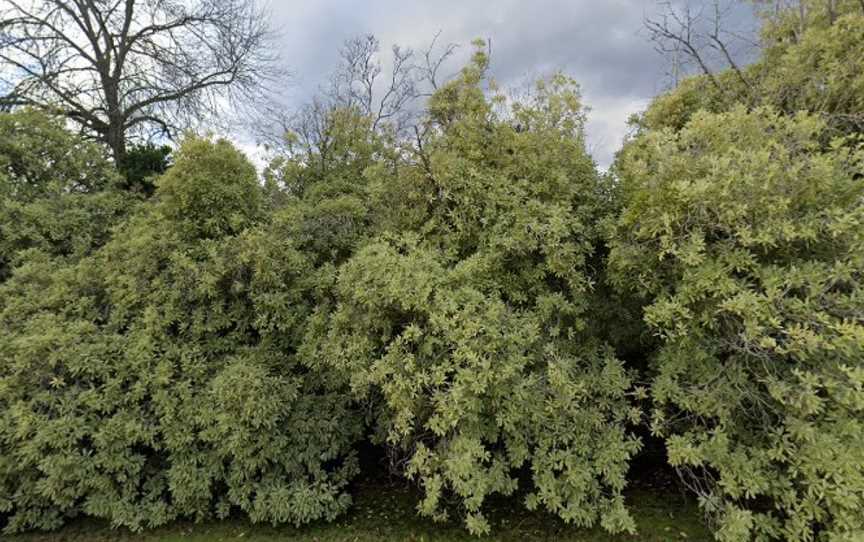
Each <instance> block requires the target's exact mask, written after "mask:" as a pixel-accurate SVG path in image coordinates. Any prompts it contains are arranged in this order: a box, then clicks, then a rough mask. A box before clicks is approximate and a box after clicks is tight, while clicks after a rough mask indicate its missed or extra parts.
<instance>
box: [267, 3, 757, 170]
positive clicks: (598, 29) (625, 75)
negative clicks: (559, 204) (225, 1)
mask: <svg viewBox="0 0 864 542" xmlns="http://www.w3.org/2000/svg"><path fill="white" fill-rule="evenodd" d="M704 1H707V0H693V1H692V2H691V3H698V2H704ZM273 8H274V23H275V24H276V25H277V26H278V27H279V28H280V29H281V30H282V33H283V38H282V44H283V51H282V53H283V57H284V60H285V62H286V63H287V65H288V66H289V68H290V69H291V70H292V72H293V73H294V74H295V86H294V88H292V89H291V92H290V93H289V94H290V100H289V101H290V102H291V103H289V104H287V106H288V107H291V106H296V105H298V104H299V103H301V102H303V101H305V100H307V99H308V98H309V97H310V96H311V95H312V93H314V92H315V89H316V87H317V86H318V85H320V84H322V83H324V81H325V80H326V76H327V74H328V73H330V72H331V71H332V69H333V68H334V67H335V66H336V63H337V61H338V56H337V51H338V48H339V46H340V45H341V43H342V42H343V41H344V40H346V39H348V38H350V37H352V36H356V35H358V34H365V33H372V34H375V35H376V36H378V38H379V39H380V40H381V42H382V44H385V45H389V44H394V43H395V44H400V45H404V46H411V47H414V48H418V49H419V48H423V47H424V46H425V45H427V44H428V43H429V41H430V40H431V39H432V37H433V36H434V35H435V33H436V32H438V31H439V30H440V31H441V32H442V35H441V38H440V39H441V40H443V41H446V42H455V43H460V44H463V45H464V46H465V47H463V48H462V49H461V53H462V57H461V58H456V59H454V66H453V68H454V69H456V68H457V67H458V66H457V65H456V64H458V62H460V61H464V58H465V56H467V53H468V52H469V51H470V47H468V44H469V42H470V41H471V40H472V39H474V38H477V37H481V38H491V41H492V50H493V55H492V75H493V76H494V77H495V79H496V80H497V81H499V82H500V83H501V84H503V85H505V86H510V85H518V84H519V83H521V82H523V81H524V80H525V79H526V78H527V77H532V76H539V75H546V74H548V73H550V72H552V71H555V70H562V71H564V72H566V73H568V74H569V75H571V76H573V77H575V78H576V79H577V80H578V81H579V82H580V84H581V85H582V89H583V93H584V95H585V101H586V103H587V105H589V106H591V108H592V112H591V116H590V119H591V120H590V122H589V125H588V137H589V146H590V147H591V149H592V152H593V154H594V156H595V159H596V160H597V161H598V164H599V165H600V166H601V167H606V166H608V164H609V163H610V161H611V160H612V157H613V153H614V151H615V150H616V149H617V147H618V146H619V145H620V141H621V139H622V137H623V135H624V134H625V132H626V129H627V127H626V122H625V121H626V118H627V117H628V116H629V115H630V114H631V113H634V112H636V111H638V110H639V109H641V108H644V106H645V104H646V103H647V102H648V100H650V98H651V97H652V96H655V95H656V94H657V93H658V92H660V91H662V90H663V89H664V83H665V71H666V70H665V61H664V59H662V58H661V57H660V56H659V55H658V54H657V53H656V52H655V51H654V50H653V48H652V46H651V44H650V43H649V42H648V41H647V39H646V36H645V35H644V33H643V32H642V31H641V29H642V20H643V17H644V16H645V15H646V14H650V13H653V12H655V11H656V9H657V3H656V2H654V1H653V0H535V1H532V2H525V1H517V0H497V1H495V2H481V1H479V0H438V1H436V2H427V1H419V0H416V1H409V0H401V1H396V0H372V1H368V2H360V1H352V0H319V1H315V2H307V1H303V2H300V1H297V2H294V1H284V0H283V1H282V2H274V5H273ZM736 17H739V21H740V20H741V17H744V18H745V19H746V15H743V16H742V15H740V13H737V14H736Z"/></svg>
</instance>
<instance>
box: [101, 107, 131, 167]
mask: <svg viewBox="0 0 864 542" xmlns="http://www.w3.org/2000/svg"><path fill="white" fill-rule="evenodd" d="M105 142H106V143H108V146H109V147H110V148H111V155H112V156H113V158H114V165H115V166H116V167H118V168H122V167H123V164H124V162H125V161H126V133H125V131H124V130H123V121H122V119H119V118H112V119H111V120H110V121H109V123H108V131H107V133H106V134H105Z"/></svg>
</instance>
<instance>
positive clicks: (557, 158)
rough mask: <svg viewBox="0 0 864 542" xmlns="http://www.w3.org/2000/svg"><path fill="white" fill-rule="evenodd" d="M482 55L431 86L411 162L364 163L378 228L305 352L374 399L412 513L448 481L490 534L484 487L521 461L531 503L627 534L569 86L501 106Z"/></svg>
mask: <svg viewBox="0 0 864 542" xmlns="http://www.w3.org/2000/svg"><path fill="white" fill-rule="evenodd" d="M485 63H486V59H485V57H484V56H483V55H482V54H478V55H477V56H476V57H475V63H474V64H473V65H471V66H469V67H468V68H466V69H465V70H464V72H463V73H462V75H461V77H459V78H458V79H457V80H455V81H453V82H451V83H449V84H448V85H446V86H444V87H443V88H442V89H441V90H440V91H439V92H438V93H437V94H436V95H435V96H433V97H432V99H431V101H430V112H431V113H430V115H431V116H430V119H429V121H428V124H427V126H426V129H425V130H424V131H425V133H426V134H427V136H426V138H425V140H424V141H422V142H421V145H420V146H419V147H418V148H416V149H415V152H416V153H418V154H416V155H415V156H414V158H413V159H412V160H409V161H407V162H406V163H402V164H397V165H396V166H395V167H392V168H372V169H367V173H366V174H367V176H368V177H369V185H370V188H369V192H370V194H371V196H370V197H371V201H372V203H371V205H372V207H373V208H375V209H376V210H375V211H373V215H375V216H383V217H385V218H383V219H382V221H381V222H380V223H379V224H378V226H377V227H379V228H381V229H382V230H383V233H382V234H381V235H379V236H378V237H377V238H374V239H371V240H370V241H368V242H367V243H364V244H363V245H362V247H361V248H359V250H358V251H357V252H356V253H355V255H354V256H353V257H351V258H350V259H349V260H348V261H347V262H346V263H345V264H344V265H343V266H342V267H340V269H339V272H338V280H337V283H336V288H335V292H334V296H335V299H334V302H333V303H331V304H330V305H329V308H327V307H326V306H325V307H322V308H321V309H320V310H318V311H317V313H316V315H315V316H314V318H313V323H312V324H311V326H310V333H309V335H308V336H307V339H306V341H305V342H304V345H303V350H302V352H303V357H304V359H307V360H308V363H310V364H313V363H314V364H316V366H322V367H333V368H335V369H336V370H337V371H340V372H341V373H342V374H343V375H344V378H345V379H346V381H347V382H348V384H349V385H350V387H351V389H352V390H353V392H354V393H355V394H356V396H357V397H358V398H360V399H363V400H365V401H366V402H368V403H369V404H370V405H371V407H372V409H373V411H374V413H375V416H374V418H375V419H374V421H375V426H374V429H375V431H376V434H377V438H378V439H380V440H381V441H385V442H387V443H389V444H390V445H391V446H392V447H393V448H394V450H395V452H394V453H396V455H397V457H402V458H404V468H405V472H406V474H407V475H408V476H409V477H411V478H413V479H416V480H418V481H419V482H420V484H421V485H422V486H423V488H424V490H425V498H424V500H423V502H422V503H421V504H420V507H419V510H420V512H421V513H422V514H424V515H427V516H431V517H433V518H436V519H442V518H444V517H446V516H447V513H448V506H447V505H446V502H447V501H448V500H449V498H450V496H451V495H452V496H454V497H456V499H457V502H458V503H459V504H460V508H461V509H462V512H461V513H462V514H464V518H465V522H466V524H467V526H468V529H469V530H470V531H471V532H473V533H476V534H480V533H486V532H489V529H490V527H489V525H488V523H487V521H486V519H485V518H484V516H483V504H484V502H485V501H486V499H487V497H489V496H490V495H493V494H496V493H497V494H503V495H511V494H513V493H514V492H515V491H516V490H517V488H518V487H519V485H520V482H519V477H520V469H524V472H525V473H526V474H527V475H528V476H529V478H530V480H531V482H530V483H529V484H527V486H526V489H527V490H528V491H527V494H526V496H525V499H526V505H527V506H528V507H530V508H534V507H538V506H544V507H546V508H548V509H549V510H550V511H552V512H554V513H556V514H558V515H559V516H560V517H562V518H564V519H565V520H567V521H570V522H574V523H576V524H579V525H592V524H595V523H596V522H597V521H598V519H599V520H600V521H602V524H603V526H604V527H606V528H607V529H608V530H610V531H612V532H618V531H631V532H632V531H633V530H634V528H635V525H634V523H633V520H632V518H630V516H629V514H628V513H627V510H626V508H625V506H624V500H623V497H622V495H621V491H622V489H623V488H624V486H625V484H626V482H625V474H626V471H627V465H628V459H629V458H630V457H631V456H632V455H633V454H634V453H635V452H636V451H637V450H638V448H639V442H638V440H637V439H636V438H634V437H633V436H632V435H631V434H630V433H629V432H628V429H627V425H628V423H629V422H630V421H636V420H638V418H639V414H638V411H634V410H633V409H632V407H631V403H630V400H629V394H630V392H631V391H632V382H631V375H630V374H629V373H628V372H627V371H626V370H625V368H624V367H623V364H622V363H621V362H620V361H619V360H617V359H616V358H615V357H614V355H613V354H612V352H611V350H610V348H609V347H608V346H606V345H604V344H603V343H602V342H601V341H599V340H597V338H596V337H594V336H593V333H592V330H591V325H590V318H589V317H588V315H587V311H588V309H589V307H588V303H587V299H588V292H589V291H590V290H591V288H592V280H593V277H592V271H591V269H590V268H589V266H588V263H587V260H588V259H589V258H590V256H591V255H592V254H593V251H594V250H595V243H596V241H597V239H598V237H597V235H598V230H597V229H596V228H595V226H594V223H595V221H596V220H597V218H598V214H599V212H598V211H599V209H600V204H599V202H598V200H599V182H598V178H597V175H596V173H595V170H594V166H593V163H592V161H591V159H590V158H589V157H588V156H587V154H586V152H585V148H584V138H583V123H584V117H583V113H582V110H581V104H580V101H579V96H578V92H577V89H576V88H575V87H574V84H573V83H572V81H570V80H569V79H566V78H564V77H562V76H558V77H555V78H553V79H552V80H550V81H546V82H541V83H540V84H539V86H538V87H537V90H536V93H535V96H534V99H533V101H529V102H527V103H521V104H515V105H513V106H512V107H511V108H509V115H512V116H506V117H504V116H499V115H497V114H496V113H494V111H493V104H492V103H490V102H489V101H488V100H487V99H486V98H485V97H484V93H483V90H482V89H481V86H480V85H481V82H482V80H483V79H482V76H483V71H484V69H485ZM496 100H499V101H500V99H496ZM393 226H397V227H398V229H389V228H393ZM403 454H404V455H403Z"/></svg>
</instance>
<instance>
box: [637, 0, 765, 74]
mask: <svg viewBox="0 0 864 542" xmlns="http://www.w3.org/2000/svg"><path fill="white" fill-rule="evenodd" d="M735 3H736V2H735V0H712V1H711V2H710V3H707V2H699V3H698V4H697V5H696V6H695V7H694V6H693V5H691V3H690V2H688V1H687V0H685V1H684V2H683V5H678V4H677V3H673V2H668V1H664V2H660V3H659V5H660V12H659V13H658V14H657V15H655V16H651V17H645V19H644V26H645V29H646V30H647V31H648V37H649V39H650V40H651V41H652V42H653V43H654V47H655V49H656V50H657V51H658V52H659V53H660V54H662V55H663V56H665V57H667V58H669V60H670V63H671V65H672V75H673V83H674V84H676V85H677V84H678V82H679V79H680V77H681V75H682V73H683V72H684V71H685V69H686V67H687V65H693V66H695V67H696V68H697V70H698V71H699V72H701V73H702V74H703V75H705V76H706V77H707V78H708V80H709V81H710V82H711V84H712V85H714V86H715V87H716V88H718V90H722V89H721V87H720V82H719V80H718V79H717V77H716V76H715V71H716V69H717V67H726V68H730V69H732V70H733V71H734V72H735V73H736V76H737V78H738V79H739V81H740V82H741V83H742V84H743V87H742V88H743V89H745V90H749V89H750V86H751V85H750V82H749V81H747V78H746V76H745V74H744V72H743V70H742V69H741V65H740V64H739V61H738V59H737V58H736V55H735V53H734V52H733V49H732V45H731V44H732V43H737V44H744V45H745V46H747V47H750V48H754V49H755V48H757V47H758V44H757V42H756V40H755V39H754V38H753V37H751V36H747V35H745V33H744V32H735V31H732V30H730V29H729V28H727V26H728V25H727V24H726V19H727V18H728V16H729V14H730V12H731V11H732V7H733V6H734V4H735Z"/></svg>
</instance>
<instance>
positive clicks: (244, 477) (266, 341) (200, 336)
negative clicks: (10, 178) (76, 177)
mask: <svg viewBox="0 0 864 542" xmlns="http://www.w3.org/2000/svg"><path fill="white" fill-rule="evenodd" d="M158 187H159V188H158V190H157V193H156V198H155V200H152V201H151V203H148V204H146V205H144V206H142V208H141V209H140V210H139V212H138V213H137V214H136V215H135V216H133V217H132V218H131V219H130V220H128V221H127V222H126V223H125V224H124V225H123V226H122V227H121V228H120V229H118V230H117V232H116V233H115V235H114V237H113V238H112V240H111V241H110V242H109V243H108V244H107V245H106V246H105V247H104V248H102V249H101V250H99V251H98V252H96V253H95V254H93V255H92V256H89V257H87V258H85V259H83V260H81V261H80V262H77V263H75V264H68V265H60V264H59V263H58V262H57V261H55V260H53V259H51V258H50V257H49V256H48V255H45V254H41V255H40V254H32V255H31V257H30V258H29V259H28V261H27V262H26V263H25V264H23V265H22V266H21V267H20V268H19V269H18V270H16V272H15V273H14V275H13V276H12V278H11V279H10V280H9V281H8V282H7V283H6V284H5V285H3V287H2V292H0V326H2V329H3V330H4V336H5V337H7V340H5V341H4V342H3V344H2V345H0V361H2V362H0V412H2V415H0V416H2V417H0V451H2V453H0V489H2V491H0V494H2V495H3V496H4V498H3V500H2V501H0V511H3V512H5V513H6V514H8V516H9V519H8V524H7V526H6V531H7V532H15V531H20V530H24V529H30V528H40V529H48V528H54V527H56V526H58V525H59V524H61V523H62V522H63V521H64V520H65V519H66V518H68V517H72V516H75V515H77V514H82V513H83V514H88V515H91V516H95V517H100V518H105V519H108V520H110V521H111V522H112V523H113V524H114V525H118V526H127V527H130V528H133V529H139V528H144V527H153V526H157V525H161V524H164V523H166V522H168V521H171V520H173V519H175V518H178V517H193V518H204V517H210V516H213V515H215V516H218V517H224V516H226V515H227V514H228V513H230V512H231V511H232V510H235V509H239V510H241V511H242V512H244V513H246V514H248V516H249V517H250V519H251V520H253V521H270V522H273V523H282V522H292V523H296V524H299V523H304V522H308V521H312V520H315V519H319V518H327V519H332V518H333V517H335V515H336V514H338V513H340V512H342V511H344V510H345V508H346V507H347V506H348V504H349V503H350V498H349V497H348V495H347V494H346V493H345V486H346V484H347V482H348V480H349V478H350V477H351V476H352V475H353V473H354V472H356V468H357V467H356V461H355V459H354V457H353V453H352V452H351V446H352V445H353V443H354V439H355V438H356V436H357V433H358V431H359V422H358V421H357V418H356V415H355V414H354V413H353V412H352V411H351V409H350V402H349V400H348V398H347V397H345V395H344V394H342V393H340V391H339V390H338V389H336V388H334V387H333V386H332V385H330V383H329V382H328V378H327V374H326V373H325V372H320V373H313V372H310V371H309V370H308V369H307V368H305V367H303V366H301V365H299V363H298V361H297V359H296V356H295V355H294V353H293V350H292V345H293V344H294V342H295V341H296V337H297V336H299V335H301V334H302V321H299V322H298V320H297V319H296V318H293V315H294V314H295V313H296V314H300V315H302V314H304V312H308V309H305V308H304V303H306V301H305V300H306V299H307V298H308V294H307V292H305V290H304V280H305V277H306V276H307V275H311V267H310V266H309V264H308V261H307V259H306V258H305V256H304V255H303V254H302V253H300V252H299V251H297V250H295V249H292V247H291V243H290V241H288V242H285V241H283V240H279V239H270V238H269V236H268V234H267V231H268V230H267V228H269V226H268V225H267V224H266V223H263V222H262V221H261V217H260V213H259V208H260V202H261V190H262V189H261V188H260V186H259V185H258V184H257V180H256V174H255V170H254V168H252V167H251V166H250V165H249V164H248V162H247V161H246V160H245V159H244V158H243V157H242V155H241V154H240V153H239V152H237V151H236V150H234V149H233V148H232V147H231V146H230V145H228V144H227V143H225V142H222V141H220V142H211V141H208V140H204V139H191V140H189V141H187V142H186V143H184V144H183V145H182V146H181V148H180V150H179V152H178V155H177V163H176V165H175V166H174V167H173V168H172V169H171V170H170V172H169V173H168V174H167V175H166V176H164V177H163V178H162V179H160V181H159V183H158ZM204 202H209V204H208V205H206V206H205V205H204ZM13 293H14V295H13ZM292 322H293V324H292Z"/></svg>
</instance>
